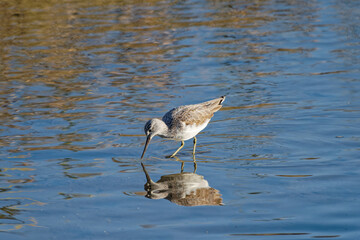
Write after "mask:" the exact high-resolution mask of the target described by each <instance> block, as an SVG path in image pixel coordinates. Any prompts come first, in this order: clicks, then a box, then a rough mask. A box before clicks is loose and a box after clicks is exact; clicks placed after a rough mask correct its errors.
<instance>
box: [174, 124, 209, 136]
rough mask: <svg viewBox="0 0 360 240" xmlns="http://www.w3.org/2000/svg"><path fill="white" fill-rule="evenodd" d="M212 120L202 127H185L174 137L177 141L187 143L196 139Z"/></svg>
mask: <svg viewBox="0 0 360 240" xmlns="http://www.w3.org/2000/svg"><path fill="white" fill-rule="evenodd" d="M209 121H210V119H209V120H208V121H206V122H204V123H203V124H201V125H195V124H193V125H185V124H184V125H183V128H182V131H177V132H176V134H175V135H174V136H173V137H172V139H173V140H176V141H186V140H189V139H190V138H193V137H195V136H196V135H197V134H198V133H199V132H200V131H201V130H203V129H204V128H205V127H206V126H207V125H208V123H209Z"/></svg>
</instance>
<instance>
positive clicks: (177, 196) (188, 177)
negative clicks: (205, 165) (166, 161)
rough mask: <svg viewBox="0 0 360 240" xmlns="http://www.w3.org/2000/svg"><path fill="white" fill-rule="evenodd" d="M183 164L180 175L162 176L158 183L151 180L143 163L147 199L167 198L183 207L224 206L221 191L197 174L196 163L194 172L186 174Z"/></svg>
mask: <svg viewBox="0 0 360 240" xmlns="http://www.w3.org/2000/svg"><path fill="white" fill-rule="evenodd" d="M181 162H182V164H181V172H180V173H175V174H169V175H164V176H161V178H160V180H159V181H157V182H154V181H152V180H151V178H150V175H149V174H148V172H147V171H146V168H145V166H144V164H143V163H141V166H142V168H143V170H144V173H145V176H146V180H147V182H146V184H145V185H144V189H145V190H146V192H147V194H146V197H147V198H151V199H162V198H165V199H167V200H169V201H171V202H173V203H176V204H178V205H182V206H202V205H212V206H218V205H223V203H222V198H221V194H220V192H219V190H216V189H214V188H212V187H210V186H209V183H208V181H206V180H205V179H204V177H203V176H201V175H198V174H196V173H195V172H196V168H197V164H196V161H194V172H184V171H183V169H184V162H183V161H181Z"/></svg>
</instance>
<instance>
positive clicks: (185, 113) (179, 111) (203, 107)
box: [162, 97, 225, 127]
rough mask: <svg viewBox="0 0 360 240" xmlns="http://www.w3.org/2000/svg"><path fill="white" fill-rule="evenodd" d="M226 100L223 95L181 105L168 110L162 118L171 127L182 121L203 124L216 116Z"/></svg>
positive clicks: (188, 123) (189, 123)
mask: <svg viewBox="0 0 360 240" xmlns="http://www.w3.org/2000/svg"><path fill="white" fill-rule="evenodd" d="M224 100H225V97H221V98H217V99H214V100H210V101H207V102H203V103H199V104H193V105H186V106H180V107H177V108H174V109H172V110H170V111H169V112H167V113H166V114H165V115H164V117H163V119H162V120H163V121H164V122H165V123H166V124H167V125H168V126H170V127H171V126H173V125H178V124H180V125H181V124H182V123H184V124H186V125H192V124H202V123H204V122H206V121H208V120H210V119H211V118H212V117H213V116H214V113H215V112H217V111H218V110H219V109H220V108H221V107H222V105H221V103H222V102H223V101H224Z"/></svg>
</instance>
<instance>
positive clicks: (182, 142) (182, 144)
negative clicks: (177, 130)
mask: <svg viewBox="0 0 360 240" xmlns="http://www.w3.org/2000/svg"><path fill="white" fill-rule="evenodd" d="M184 144H185V143H184V141H181V145H180V147H179V148H178V149H177V150H176V151H175V152H174V153H173V154H172V155H170V156H169V158H172V157H174V156H175V155H176V154H177V153H178V152H179V151H180V149H182V147H183V146H184Z"/></svg>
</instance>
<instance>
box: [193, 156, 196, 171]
mask: <svg viewBox="0 0 360 240" xmlns="http://www.w3.org/2000/svg"><path fill="white" fill-rule="evenodd" d="M193 161H194V173H196V169H197V162H196V159H195V155H193Z"/></svg>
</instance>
